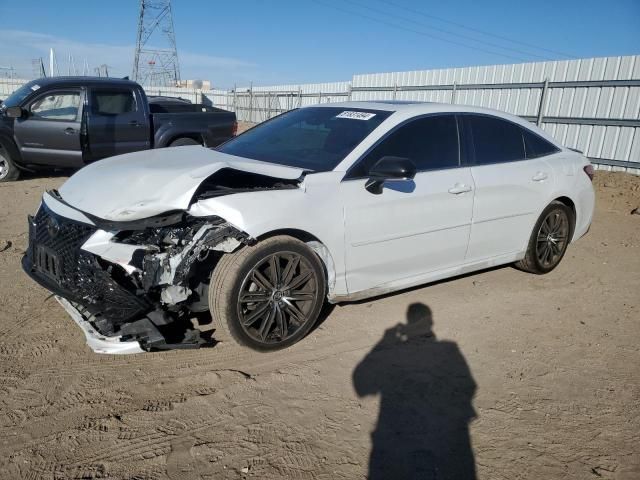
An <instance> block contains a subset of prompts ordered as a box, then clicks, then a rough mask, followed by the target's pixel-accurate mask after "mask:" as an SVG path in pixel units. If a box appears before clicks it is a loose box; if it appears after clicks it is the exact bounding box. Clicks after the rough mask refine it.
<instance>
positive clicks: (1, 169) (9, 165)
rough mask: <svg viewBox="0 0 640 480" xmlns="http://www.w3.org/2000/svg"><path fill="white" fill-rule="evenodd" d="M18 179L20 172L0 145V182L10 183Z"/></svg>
mask: <svg viewBox="0 0 640 480" xmlns="http://www.w3.org/2000/svg"><path fill="white" fill-rule="evenodd" d="M19 177H20V170H18V167H16V165H15V163H13V160H11V156H10V155H9V152H8V151H7V150H6V149H4V148H3V147H2V145H0V182H11V181H13V180H17V179H18V178H19Z"/></svg>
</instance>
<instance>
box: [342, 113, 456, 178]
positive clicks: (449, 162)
mask: <svg viewBox="0 0 640 480" xmlns="http://www.w3.org/2000/svg"><path fill="white" fill-rule="evenodd" d="M385 156H394V157H405V158H408V159H410V160H411V161H412V162H413V164H414V165H415V166H416V170H417V171H424V170H439V169H444V168H453V167H458V166H459V164H460V149H459V146H458V127H457V124H456V118H455V116H454V115H434V116H428V117H423V118H419V119H417V120H413V121H411V122H409V123H407V124H405V125H403V126H401V127H400V128H398V129H397V130H396V131H394V132H392V133H391V134H390V135H388V136H387V137H386V138H384V139H383V140H382V142H381V143H380V144H378V145H377V146H375V147H374V148H373V150H371V151H370V152H369V153H368V154H367V155H366V156H365V157H364V158H363V159H361V160H360V162H358V164H357V165H355V167H354V168H353V169H352V171H351V172H350V173H349V178H364V177H367V176H368V175H369V170H370V169H371V167H372V166H373V165H374V164H375V163H376V162H377V161H378V160H380V159H381V158H382V157H385Z"/></svg>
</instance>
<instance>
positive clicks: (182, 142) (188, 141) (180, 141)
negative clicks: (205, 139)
mask: <svg viewBox="0 0 640 480" xmlns="http://www.w3.org/2000/svg"><path fill="white" fill-rule="evenodd" d="M186 145H202V144H201V143H200V142H198V141H197V140H194V139H193V138H189V137H182V138H177V139H175V140H174V141H173V142H171V143H170V144H169V146H170V147H184V146H186Z"/></svg>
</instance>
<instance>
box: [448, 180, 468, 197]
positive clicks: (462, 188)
mask: <svg viewBox="0 0 640 480" xmlns="http://www.w3.org/2000/svg"><path fill="white" fill-rule="evenodd" d="M470 191H471V186H470V185H465V184H464V183H456V184H455V185H454V186H453V187H451V188H450V189H449V193H453V194H454V195H460V194H461V193H466V192H470Z"/></svg>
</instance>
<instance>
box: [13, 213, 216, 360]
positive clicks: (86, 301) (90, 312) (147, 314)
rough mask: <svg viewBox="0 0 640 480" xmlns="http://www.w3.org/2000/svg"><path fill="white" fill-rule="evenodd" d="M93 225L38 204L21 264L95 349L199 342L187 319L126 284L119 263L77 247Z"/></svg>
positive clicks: (167, 346)
mask: <svg viewBox="0 0 640 480" xmlns="http://www.w3.org/2000/svg"><path fill="white" fill-rule="evenodd" d="M51 219H53V220H51ZM54 227H55V228H54ZM96 231H97V229H96V227H95V226H93V225H90V224H86V223H82V222H77V221H74V220H71V219H69V218H67V217H63V216H60V215H58V214H56V213H55V212H53V211H52V210H50V209H49V208H47V207H46V205H45V204H43V205H42V207H41V208H40V210H39V211H38V213H37V215H36V217H35V218H31V217H30V218H29V247H28V249H27V252H26V254H25V255H24V257H23V259H22V268H23V270H24V271H25V272H26V273H27V274H28V275H29V276H30V277H31V278H32V279H33V280H34V281H35V282H37V283H38V284H40V285H41V286H43V287H44V288H46V289H47V290H49V291H51V292H52V293H53V294H54V295H56V297H57V298H58V301H59V302H60V303H61V305H62V306H63V307H64V308H65V310H66V311H67V312H68V313H69V315H70V316H71V318H72V319H73V320H74V321H75V322H76V324H78V326H80V328H81V329H82V330H83V332H84V334H85V336H86V338H87V344H88V345H89V346H90V347H91V348H92V349H93V350H94V351H95V352H96V353H115V354H124V353H139V352H142V351H150V350H166V349H173V348H197V347H199V346H200V345H201V344H202V343H204V342H203V340H202V339H201V338H200V336H199V331H197V330H193V329H192V328H191V324H190V323H189V322H184V321H177V320H176V319H175V318H173V317H171V315H168V314H166V313H165V312H163V311H162V310H160V305H158V303H157V301H154V300H152V299H150V298H149V297H148V295H147V294H146V292H143V291H142V290H140V289H137V290H136V289H135V288H134V287H132V286H131V285H127V282H128V280H127V279H126V274H125V272H124V270H119V269H121V267H119V266H118V265H116V264H111V263H108V262H106V261H105V260H104V259H102V258H100V257H99V256H98V255H95V254H93V253H90V252H88V251H86V250H84V249H83V248H82V246H83V245H84V243H85V242H86V241H87V239H88V238H90V237H91V236H92V235H93V234H94V233H95V232H96ZM43 255H44V256H48V258H44V259H43ZM118 272H119V274H118ZM182 318H184V317H182Z"/></svg>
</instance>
